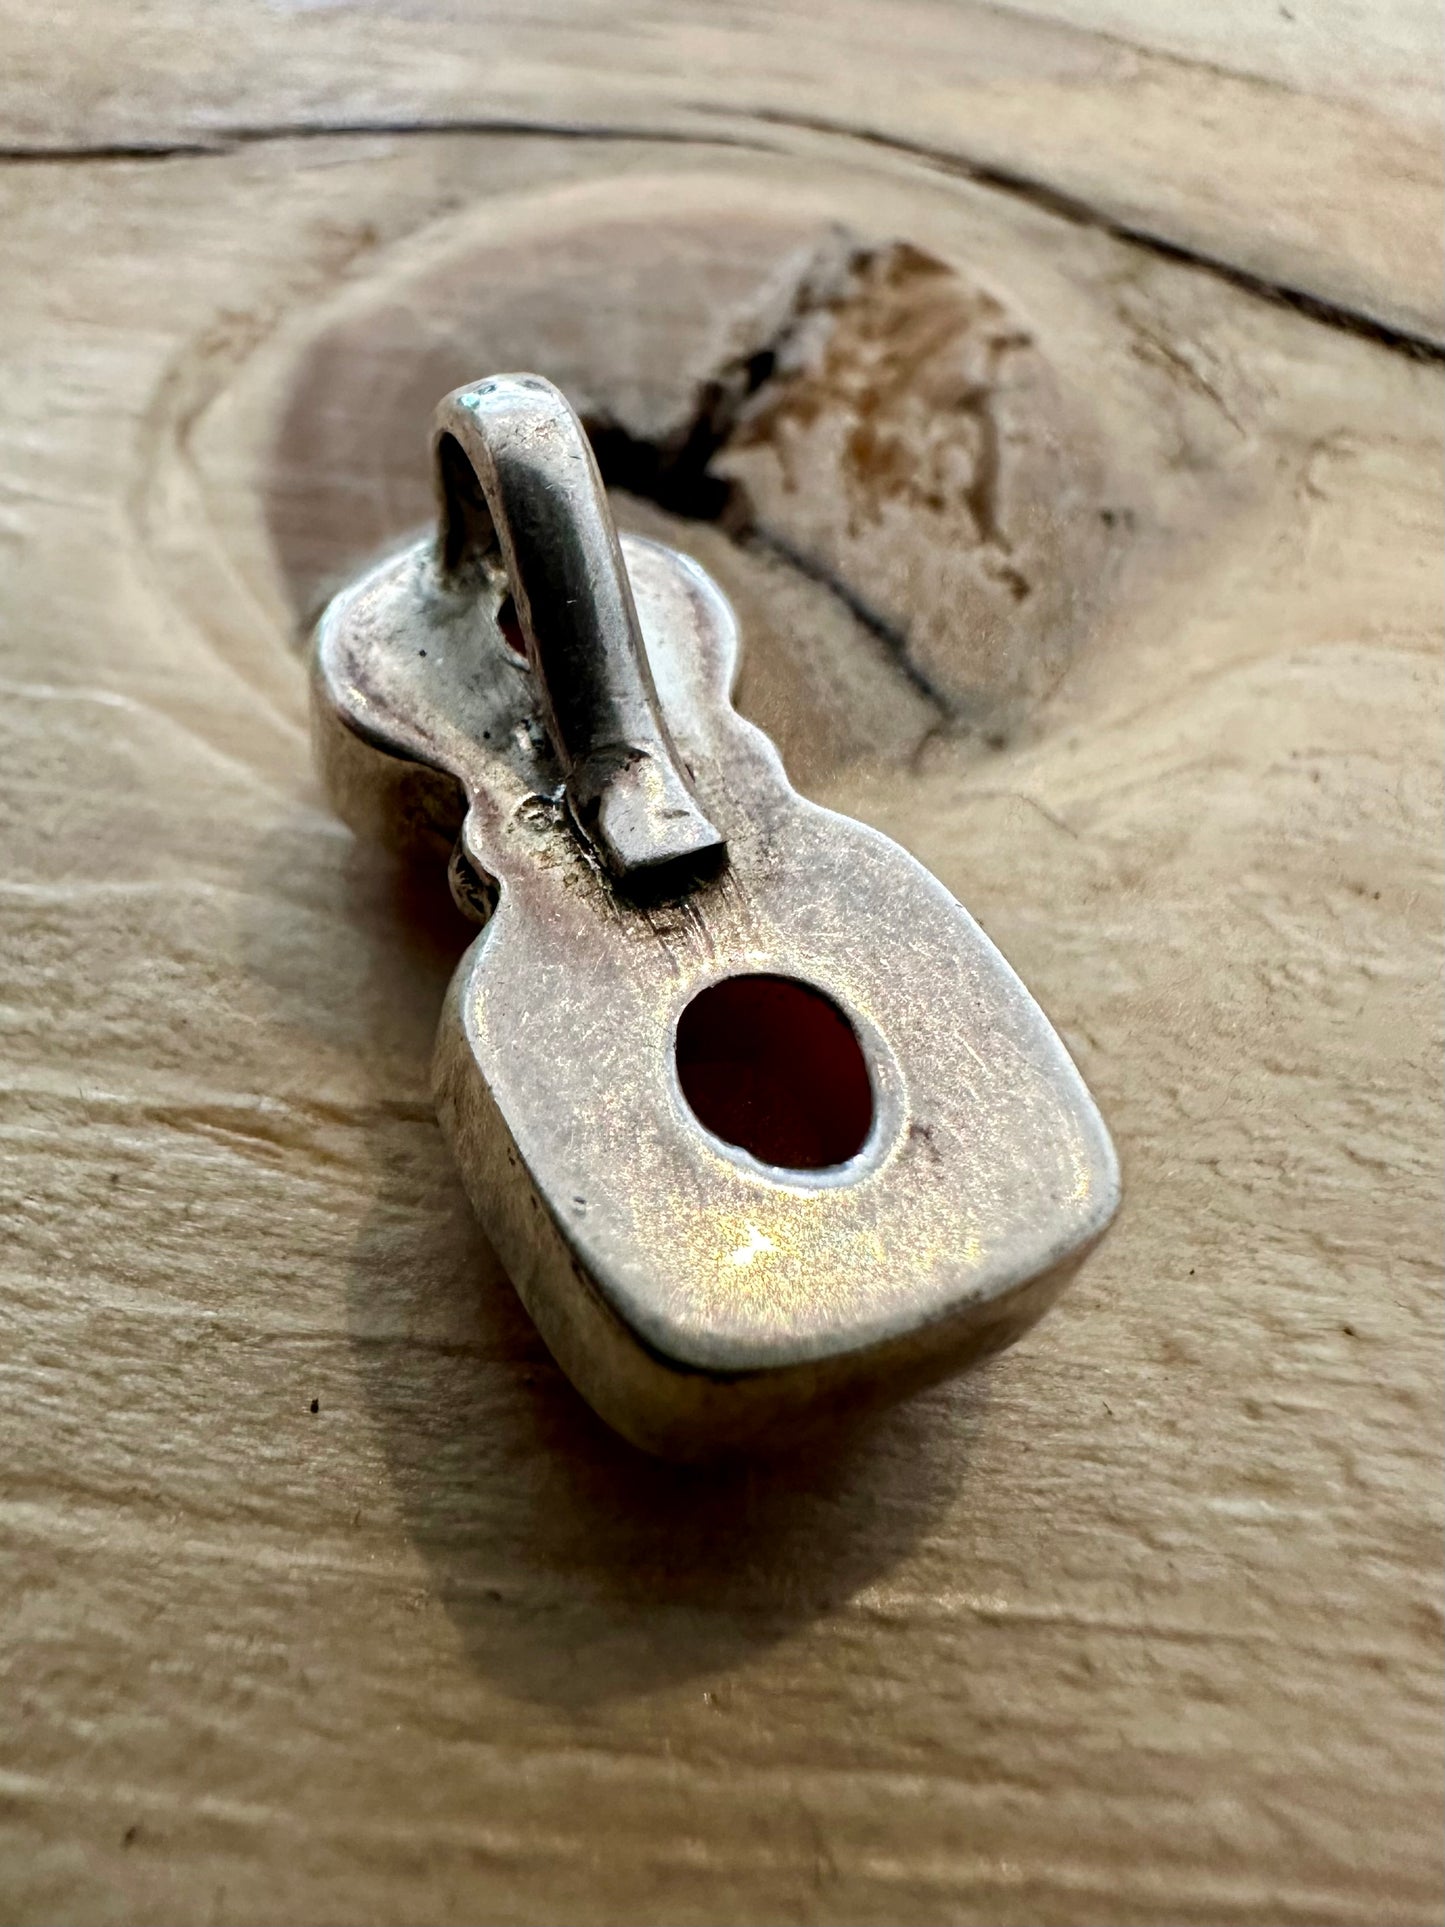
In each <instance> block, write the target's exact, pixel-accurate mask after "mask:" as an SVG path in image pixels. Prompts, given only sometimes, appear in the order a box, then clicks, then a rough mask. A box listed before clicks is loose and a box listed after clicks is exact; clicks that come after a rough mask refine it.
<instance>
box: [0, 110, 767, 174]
mask: <svg viewBox="0 0 1445 1927" xmlns="http://www.w3.org/2000/svg"><path fill="white" fill-rule="evenodd" d="M448 134H455V135H461V136H463V137H466V136H496V135H516V136H518V137H521V138H530V139H541V140H577V141H611V142H616V143H621V144H624V145H625V144H626V143H627V142H630V141H637V142H639V143H641V144H643V145H653V146H662V147H676V146H687V147H741V148H746V149H748V150H749V151H751V152H754V153H757V152H762V151H765V149H764V148H763V145H762V144H761V143H760V142H758V141H754V140H747V139H745V138H744V137H743V136H742V135H738V134H723V133H719V134H704V133H699V131H698V130H697V129H696V128H691V129H681V128H667V127H617V126H614V125H604V124H601V123H594V122H590V121H546V120H521V119H508V118H505V117H492V116H478V117H476V118H475V119H467V118H458V119H448V120H336V121H299V122H297V123H296V124H295V125H294V126H291V125H277V126H255V127H219V128H217V129H216V131H215V133H214V134H213V135H206V136H197V137H195V138H193V139H190V140H179V141H102V142H97V143H96V145H94V146H73V147H40V146H34V147H24V146H8V147H0V164H3V163H6V162H12V163H15V164H18V165H25V164H26V163H29V164H31V165H34V166H37V167H39V166H46V165H56V166H66V165H69V166H76V165H82V164H84V163H85V162H87V161H169V160H195V159H203V160H204V159H216V158H219V157H224V156H225V155H228V154H235V153H238V152H240V151H241V150H242V149H243V148H247V147H263V146H266V145H267V144H269V143H271V142H280V141H324V140H371V139H381V140H386V139H397V140H400V139H406V138H409V137H414V136H417V135H421V136H428V135H430V136H431V137H433V138H436V139H440V138H442V137H444V136H446V135H448Z"/></svg>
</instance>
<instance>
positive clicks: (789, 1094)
mask: <svg viewBox="0 0 1445 1927" xmlns="http://www.w3.org/2000/svg"><path fill="white" fill-rule="evenodd" d="M434 451H435V460H436V473H437V484H438V491H439V497H440V511H441V519H440V528H439V532H438V534H437V536H436V537H435V538H433V539H428V540H425V541H422V542H419V543H417V544H416V545H415V546H414V547H412V548H410V549H408V550H406V551H405V552H404V553H402V554H400V555H398V556H396V557H394V558H393V559H391V560H389V561H387V562H385V563H384V564H382V565H381V566H380V567H378V568H376V569H374V570H373V571H372V572H371V573H369V574H368V575H366V576H365V577H364V578H363V579H362V580H361V581H359V582H357V583H355V584H354V585H352V586H351V587H350V588H348V589H346V590H345V591H344V592H343V593H342V594H340V595H339V596H337V597H336V599H335V600H334V601H333V602H332V603H331V605H330V607H329V608H328V609H327V610H326V612H325V614H324V616H323V617H322V619H321V623H320V625H319V628H318V630H317V635H316V643H315V657H314V679H313V693H314V716H315V725H316V744H317V754H318V758H319V761H320V765H321V768H322V771H323V773H324V776H325V779H326V782H327V785H328V788H329V791H330V794H331V796H332V798H333V800H334V802H335V805H336V807H337V808H338V810H339V811H340V813H341V814H342V815H343V816H344V817H346V818H347V820H348V821H350V822H351V823H352V824H353V826H354V827H356V828H358V829H359V830H361V831H363V832H368V833H375V834H380V835H382V836H385V837H386V838H388V839H389V840H390V841H391V842H392V843H393V844H400V845H402V846H403V847H405V848H407V849H409V850H411V851H413V852H417V851H420V852H426V851H434V852H436V854H437V855H438V857H439V858H440V857H442V856H445V855H449V856H450V861H451V874H452V885H453V890H454V893H455V894H456V896H457V899H458V901H459V902H460V903H461V904H462V905H463V907H464V908H467V909H468V910H469V911H470V912H471V913H472V914H473V916H474V917H476V918H477V919H478V920H479V921H481V922H482V923H483V925H484V927H483V929H482V931H481V933H480V935H479V936H478V937H477V939H476V941H475V942H474V943H473V944H472V946H471V948H470V949H469V950H468V951H467V953H466V955H465V956H464V958H463V959H462V961H461V963H460V965H459V966H458V969H457V972H456V975H455V977H454V979H453V982H452V986H451V990H450V992H449V994H448V997H447V1002H446V1006H445V1009H444V1011H443V1013H442V1018H441V1024H440V1029H439V1031H438V1036H437V1046H436V1058H435V1068H434V1089H435V1095H436V1102H437V1109H438V1112H439V1114H440V1117H441V1121H442V1124H443V1127H444V1129H445V1131H446V1133H447V1136H448V1138H449V1139H450V1141H451V1145H452V1148H453V1151H454V1153H455V1156H456V1159H457V1163H458V1165H459V1166H460V1169H461V1172H462V1176H463V1179H464V1181H465V1183H466V1186H467V1190H468V1192H469V1193H470V1195H471V1198H472V1200H473V1203H474V1205H475V1207H476V1209H477V1212H478V1214H479V1215H480V1217H481V1219H482V1222H483V1225H484V1226H485V1228H486V1231H487V1234H488V1236H489V1237H490V1239H491V1241H492V1243H493V1245H494V1246H495V1248H496V1251H497V1254H498V1256H499V1257H500V1259H501V1261H502V1263H503V1264H504V1265H505V1267H506V1269H507V1271H508V1272H509V1273H510V1275H511V1277H512V1280H513V1282H514V1283H515V1285H516V1288H517V1290H518V1292H519V1293H520V1295H521V1297H522V1299H523V1301H524V1303H525V1304H526V1306H527V1308H528V1310H529V1311H530V1312H531V1314H532V1317H533V1318H534V1319H535V1320H536V1323H537V1325H538V1326H539V1328H540V1330H541V1332H542V1334H543V1336H544V1337H545V1339H546V1341H547V1343H548V1345H549V1346H550V1347H551V1349H552V1351H553V1352H554V1353H555V1355H556V1357H557V1359H558V1360H559V1362H560V1363H561V1365H562V1366H563V1368H564V1369H565V1370H566V1371H567V1373H568V1374H569V1375H570V1377H571V1378H572V1379H573V1381H574V1382H575V1384H576V1385H577V1386H578V1387H579V1389H580V1390H581V1391H582V1392H583V1394H584V1395H585V1396H586V1397H587V1398H588V1399H589V1400H590V1401H591V1403H592V1404H593V1405H594V1406H595V1407H596V1409H597V1410H598V1411H599V1412H600V1413H601V1414H602V1416H603V1417H604V1418H606V1419H607V1420H608V1421H609V1422H610V1423H611V1424H613V1425H614V1426H616V1427H617V1429H618V1430H619V1431H621V1432H623V1433H624V1434H626V1436H627V1437H629V1438H631V1439H633V1440H635V1441H636V1442H637V1443H638V1444H639V1445H642V1446H644V1447H646V1448H648V1449H649V1450H652V1451H656V1452H660V1453H664V1454H667V1455H668V1456H673V1457H693V1456H699V1455H702V1454H705V1453H708V1452H712V1451H716V1450H719V1449H729V1448H734V1447H739V1446H746V1445H750V1444H752V1443H754V1442H755V1441H758V1440H760V1439H763V1438H765V1437H769V1436H772V1437H777V1436H783V1435H787V1434H789V1433H791V1432H796V1431H798V1430H799V1429H802V1428H804V1427H806V1426H807V1425H809V1424H810V1423H811V1422H812V1421H813V1420H814V1419H815V1418H816V1417H817V1416H818V1415H820V1414H822V1413H825V1412H827V1411H828V1410H829V1409H831V1408H834V1407H836V1406H838V1405H839V1404H849V1405H852V1404H858V1403H861V1402H865V1401H871V1400H873V1399H875V1398H878V1397H880V1396H883V1395H890V1394H896V1393H897V1392H899V1391H902V1390H906V1389H908V1388H910V1387H912V1386H916V1385H919V1384H922V1383H926V1382H927V1381H929V1380H931V1379H935V1378H937V1377H939V1376H941V1375H943V1374H944V1373H947V1372H949V1371H952V1370H954V1369H956V1368H958V1367H959V1366H961V1365H963V1364H966V1363H968V1362H969V1361H970V1360H973V1359H976V1358H979V1357H982V1356H985V1355H987V1354H988V1353H991V1352H995V1351H997V1350H999V1349H1000V1348H1001V1347H1003V1346H1004V1345H1007V1344H1009V1343H1010V1342H1011V1341H1012V1340H1013V1339H1014V1338H1016V1337H1017V1336H1018V1335H1019V1334H1020V1333H1021V1332H1022V1331H1024V1330H1025V1329H1026V1328H1027V1327H1028V1326H1029V1325H1030V1324H1031V1323H1032V1322H1033V1321H1034V1319H1036V1318H1037V1317H1038V1316H1039V1314H1040V1313H1041V1312H1042V1311H1043V1310H1044V1309H1045V1308H1046V1307H1047V1306H1048V1304H1049V1303H1050V1302H1051V1300H1052V1299H1053V1298H1054V1297H1055V1296H1056V1295H1057V1293H1058V1292H1059V1291H1060V1290H1061V1289H1062V1287H1063V1285H1064V1284H1065V1283H1066V1282H1067V1280H1068V1278H1069V1276H1070V1275H1071V1274H1072V1272H1073V1270H1074V1269H1075V1267H1076V1266H1077V1265H1078V1263H1079V1261H1080V1260H1081V1259H1082V1258H1083V1256H1084V1255H1085V1253H1086V1252H1087V1251H1088V1250H1089V1248H1090V1247H1091V1246H1092V1245H1093V1244H1094V1243H1095V1242H1096V1241H1097V1239H1098V1238H1099V1237H1100V1236H1101V1235H1102V1233H1103V1232H1104V1230H1105V1229H1106V1227H1107V1226H1108V1223H1109V1220H1110V1219H1111V1217H1112V1216H1113V1214H1114V1211H1115V1208H1116V1206H1117V1203H1118V1195H1119V1183H1118V1169H1117V1165H1116V1162H1115V1157H1114V1152H1113V1147H1112V1145H1111V1144H1110V1141H1109V1136H1108V1133H1107V1131H1106V1130H1105V1127H1104V1124H1103V1121H1102V1120H1101V1118H1100V1116H1099V1113H1098V1111H1097V1110H1096V1108H1095V1106H1094V1103H1093V1100H1092V1099H1091V1097H1090V1096H1089V1093H1088V1091H1087V1089H1086V1088H1085V1086H1084V1083H1083V1081H1082V1079H1081V1078H1080V1076H1079V1074H1078V1072H1077V1070H1076V1069H1075V1068H1074V1065H1073V1063H1072V1062H1071V1060H1070V1058H1069V1056H1068V1053H1067V1052H1066V1050H1065V1049H1064V1047H1063V1045H1062V1043H1061V1042H1060V1041H1059V1038H1058V1037H1057V1035H1056V1034H1055V1032H1054V1031H1053V1029H1052V1028H1051V1026H1050V1025H1049V1023H1048V1020H1047V1019H1046V1018H1045V1017H1044V1015H1043V1013H1042V1011H1040V1009H1039V1008H1038V1006H1037V1005H1036V1004H1035V1003H1034V1001H1033V999H1032V998H1031V997H1030V996H1029V994H1028V992H1027V991H1026V990H1025V989H1024V986H1023V985H1022V983H1020V981H1019V979H1018V978H1017V977H1016V976H1015V974H1014V972H1013V971H1012V970H1011V969H1010V968H1009V966H1008V965H1007V964H1006V963H1005V962H1004V960H1003V958H1002V957H1001V956H1000V955H999V953H998V951H997V950H995V949H994V947H993V945H992V944H991V943H990V942H989V940H988V938H987V937H985V936H984V934H983V932H982V931H981V930H980V929H979V927H978V926H977V924H975V923H974V921H973V919H972V918H971V917H970V916H969V915H968V913H967V912H966V911H965V910H964V909H963V908H962V906H961V905H960V904H958V903H957V902H956V901H955V900H954V898H953V897H952V896H950V894H949V893H948V891H947V890H945V889H944V888H943V886H942V885H941V884H940V883H939V882H938V881H937V880H936V879H935V878H934V877H933V876H931V875H930V874H929V873H928V872H927V871H926V870H925V869H923V868H922V866H921V865H920V864H918V863H916V862H915V861H914V860H913V858H912V857H910V856H909V855H908V854H907V853H906V852H905V851H903V850H902V849H900V848H899V847H898V845H897V844H895V843H892V842H890V841H889V840H888V838H887V837H885V836H882V835H880V834H879V833H878V832H877V831H875V830H872V829H869V828H867V827H866V826H864V825H863V824H860V823H856V822H854V821H852V820H851V819H850V818H847V817H843V816H839V815H837V814H835V813H834V812H832V811H830V810H826V809H822V808H820V807H818V806H817V805H816V804H814V803H810V802H808V801H806V800H805V799H804V798H803V797H801V796H799V795H797V794H796V792H795V791H794V790H793V789H792V788H791V787H790V785H789V783H788V779H787V776H786V774H785V773H784V770H783V767H782V764H781V762H780V760H779V758H778V755H777V752H776V750H775V749H774V748H773V746H772V744H771V743H770V742H769V741H768V739H767V738H766V737H765V736H763V735H762V734H761V732H760V731H758V730H757V729H755V728H754V727H753V726H752V725H751V724H749V723H747V722H745V721H744V720H743V719H742V718H741V717H740V716H739V715H738V714H737V712H736V711H735V710H734V709H733V707H732V704H731V701H730V690H731V687H732V682H733V677H734V671H735V668H736V663H737V653H738V637H737V630H736V626H735V623H734V620H733V616H732V612H731V610H730V608H729V606H728V604H727V603H726V601H725V600H724V599H723V596H722V594H721V593H720V591H719V590H718V589H717V587H716V586H715V585H714V583H713V582H712V581H711V580H710V579H709V577H708V576H706V575H705V574H704V573H703V571H702V570H701V569H700V568H698V566H697V565H696V563H694V562H691V561H689V560H688V558H687V557H686V556H683V555H680V554H678V553H677V552H675V551H674V550H672V549H669V548H665V547H663V546H662V545H661V544H659V543H656V542H650V541H643V540H640V539H638V538H635V537H630V536H629V537H626V538H624V539H623V541H622V542H621V543H620V544H619V541H618V537H617V534H616V532H615V530H614V527H613V523H612V518H611V514H610V512H609V509H608V506H607V501H606V497H605V494H604V492H603V488H602V483H601V479H600V477H599V475H598V472H597V468H596V464H595V462H594V461H593V458H592V454H591V450H590V449H589V447H588V444H587V440H586V436H585V434H584V432H583V430H582V427H581V424H580V423H579V422H578V420H577V418H576V416H575V415H574V414H573V412H572V410H571V409H570V407H569V406H568V405H567V403H566V401H565V400H564V399H563V397H562V396H561V395H560V394H559V392H558V391H557V390H556V389H555V388H553V387H552V386H551V384H550V383H548V382H546V381H543V380H541V379H540V378H539V377H537V376H535V375H504V376H497V377H496V378H494V379H492V380H490V381H483V382H479V383H477V384H476V385H475V386H474V387H470V388H463V389H459V390H457V391H456V393H454V394H452V395H450V396H448V397H447V399H446V400H445V401H443V402H442V404H441V405H440V407H439V408H438V410H437V415H436V428H435V438H434Z"/></svg>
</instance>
